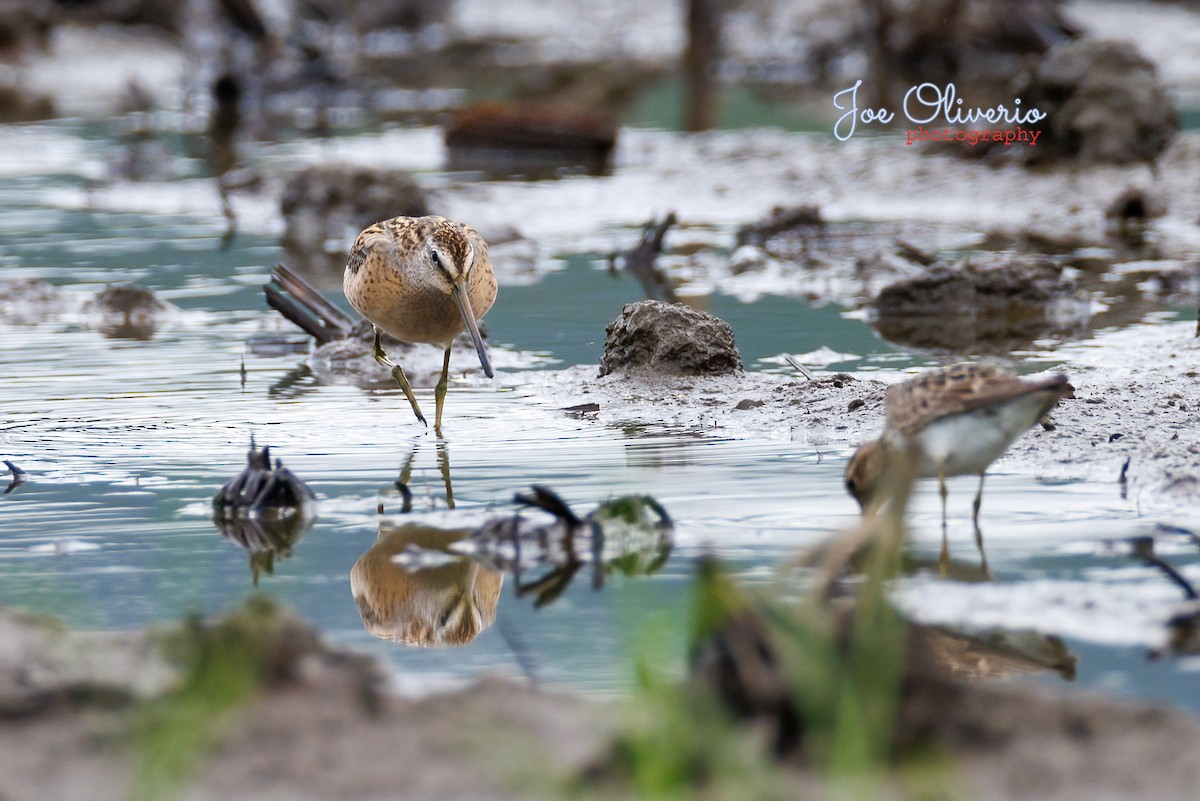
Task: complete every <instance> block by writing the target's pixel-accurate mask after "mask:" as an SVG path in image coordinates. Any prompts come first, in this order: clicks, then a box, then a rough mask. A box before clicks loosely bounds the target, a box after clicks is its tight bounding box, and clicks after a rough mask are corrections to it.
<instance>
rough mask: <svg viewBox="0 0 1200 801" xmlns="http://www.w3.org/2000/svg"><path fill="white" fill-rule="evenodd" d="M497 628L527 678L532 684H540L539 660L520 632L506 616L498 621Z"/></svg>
mask: <svg viewBox="0 0 1200 801" xmlns="http://www.w3.org/2000/svg"><path fill="white" fill-rule="evenodd" d="M496 630H497V631H498V632H500V637H501V639H503V640H504V644H505V645H507V646H508V650H510V651H512V655H513V659H515V660H517V666H518V667H520V668H521V672H522V673H524V674H525V678H527V679H529V683H530V684H532V685H534V686H537V685H538V684H539V681H538V675H537V673H538V671H537V661H536V660H535V659H534V656H533V652H532V651H531V650H529V645H528V644H527V643H526V642H525V639H524V638H523V637H522V636H521V634H520V632H518V631H517V629H516V627H515V626H513V625H512V624H511V623H509V622H508V620H507V619H505V618H501V619H500V620H498V621H496Z"/></svg>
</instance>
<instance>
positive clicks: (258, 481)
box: [213, 444, 317, 517]
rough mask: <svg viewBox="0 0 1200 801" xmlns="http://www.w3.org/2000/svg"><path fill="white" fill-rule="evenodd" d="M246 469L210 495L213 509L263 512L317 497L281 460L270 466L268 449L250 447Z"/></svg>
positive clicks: (221, 512)
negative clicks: (214, 494) (212, 495)
mask: <svg viewBox="0 0 1200 801" xmlns="http://www.w3.org/2000/svg"><path fill="white" fill-rule="evenodd" d="M246 461H247V462H248V464H247V466H246V469H245V470H243V471H242V472H240V473H238V475H237V476H236V477H235V478H233V480H231V481H229V482H228V483H227V484H226V485H225V486H223V487H221V490H220V492H218V493H217V494H216V496H215V497H214V498H213V509H214V511H216V512H217V513H219V514H223V515H224V516H227V517H228V516H231V515H238V514H250V513H255V512H264V511H267V510H271V509H282V508H294V507H299V506H304V505H307V504H309V503H312V502H314V501H315V500H316V498H317V496H316V495H315V494H313V491H312V490H310V489H309V488H308V485H307V484H305V483H304V482H303V481H301V480H300V479H299V478H297V477H296V475H295V474H294V473H292V471H291V470H288V469H287V468H286V467H284V466H283V460H282V459H276V460H275V464H274V466H272V465H271V448H270V446H263V448H262V449H261V450H259V449H257V448H255V447H254V445H253V444H251V446H250V450H249V451H248V452H247V454H246Z"/></svg>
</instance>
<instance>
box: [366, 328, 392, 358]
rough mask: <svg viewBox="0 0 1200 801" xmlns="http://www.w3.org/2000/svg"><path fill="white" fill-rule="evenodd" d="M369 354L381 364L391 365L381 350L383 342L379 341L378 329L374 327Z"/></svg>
mask: <svg viewBox="0 0 1200 801" xmlns="http://www.w3.org/2000/svg"><path fill="white" fill-rule="evenodd" d="M371 355H372V356H374V357H375V361H377V362H379V363H380V364H382V365H383V366H384V367H393V366H394V365H393V364H392V360H391V359H389V358H388V355H387V354H386V353H384V351H383V343H382V342H380V341H379V329H378V328H376V329H375V342H374V344H373V345H372V348H371Z"/></svg>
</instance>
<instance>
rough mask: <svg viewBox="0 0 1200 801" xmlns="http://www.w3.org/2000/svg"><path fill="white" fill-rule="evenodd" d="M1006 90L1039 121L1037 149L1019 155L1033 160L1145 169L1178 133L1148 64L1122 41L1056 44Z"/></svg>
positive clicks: (1166, 98)
mask: <svg viewBox="0 0 1200 801" xmlns="http://www.w3.org/2000/svg"><path fill="white" fill-rule="evenodd" d="M1014 89H1015V92H1016V94H1017V95H1018V96H1019V97H1021V98H1022V101H1023V102H1024V104H1025V107H1026V108H1037V109H1039V110H1040V111H1042V112H1044V113H1045V114H1046V118H1045V119H1044V120H1042V121H1041V122H1040V123H1039V125H1038V127H1039V128H1041V130H1042V132H1043V133H1042V138H1041V139H1039V141H1038V143H1037V147H1035V148H1027V149H1028V150H1029V151H1031V152H1030V154H1029V156H1030V157H1031V158H1033V159H1036V160H1039V161H1044V160H1049V159H1071V160H1077V161H1079V162H1081V163H1085V164H1086V163H1091V162H1108V163H1112V164H1128V163H1132V162H1138V161H1145V162H1153V161H1154V160H1156V159H1157V158H1158V156H1159V155H1160V154H1161V153H1162V152H1163V151H1164V150H1166V148H1167V145H1169V144H1170V143H1171V139H1172V138H1173V137H1174V136H1175V134H1176V132H1177V131H1178V130H1179V117H1178V115H1177V114H1176V112H1175V108H1174V105H1173V104H1172V102H1171V98H1170V97H1169V96H1168V95H1167V91H1166V89H1165V88H1164V87H1163V84H1162V82H1161V81H1160V80H1159V76H1158V71H1157V70H1156V68H1155V66H1154V64H1153V63H1152V62H1151V61H1149V60H1148V59H1147V58H1146V57H1145V56H1143V55H1142V54H1141V53H1140V52H1138V49H1137V48H1136V47H1134V46H1133V45H1132V44H1129V43H1127V42H1113V41H1105V40H1096V39H1079V40H1074V41H1069V42H1064V43H1063V44H1061V45H1059V46H1057V47H1055V48H1053V49H1052V50H1050V51H1049V52H1048V53H1047V54H1046V56H1045V57H1044V58H1043V59H1042V61H1041V62H1040V63H1039V64H1038V66H1037V68H1036V69H1035V70H1034V71H1032V72H1031V73H1027V74H1025V75H1022V76H1020V77H1018V78H1017V80H1016V81H1015V85H1014Z"/></svg>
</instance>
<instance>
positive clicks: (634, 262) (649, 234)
mask: <svg viewBox="0 0 1200 801" xmlns="http://www.w3.org/2000/svg"><path fill="white" fill-rule="evenodd" d="M675 222H676V218H675V212H673V211H672V212H668V213H667V216H666V217H664V218H663V219H662V220H661V221H655V220H650V221H649V222H647V223H646V224H645V226H643V227H642V238H641V239H640V240H639V241H638V243H637V245H636V246H634V247H633V248H631V249H630V250H627V251H625V252H624V253H619V254H618V253H613V254H611V255H610V256H609V257H608V269H609V272H611V273H615V272H616V263H617V259H618V258H619V259H620V260H621V265H622V266H623V267H624V268H625V269H626V270H628V271H629V272H631V273H633V276H634V277H635V278H637V280H638V282H639V283H641V285H642V291H643V292H645V293H646V297H647V298H649V299H650V300H663V301H666V302H667V303H678V302H679V298H678V296H676V294H675V288H674V287H673V286H672V285H671V279H669V278H668V277H667V276H666V275H665V274H664V273H663V271H662V270H660V269H659V268H658V264H657V260H658V254H660V253H662V249H663V239H664V238H665V237H666V235H667V229H668V228H670V227H671V226H672V225H674V224H675Z"/></svg>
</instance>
